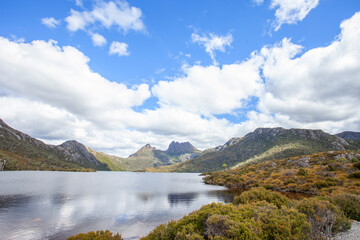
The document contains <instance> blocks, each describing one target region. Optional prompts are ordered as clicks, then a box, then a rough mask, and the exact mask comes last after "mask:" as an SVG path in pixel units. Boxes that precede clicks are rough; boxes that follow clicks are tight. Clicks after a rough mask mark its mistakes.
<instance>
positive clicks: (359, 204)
mask: <svg viewBox="0 0 360 240" xmlns="http://www.w3.org/2000/svg"><path fill="white" fill-rule="evenodd" d="M331 202H332V203H334V204H335V205H337V206H338V207H340V209H341V210H342V211H343V212H344V214H345V215H346V216H347V217H348V218H351V219H354V220H356V221H360V196H359V195H355V194H348V193H343V194H338V195H335V196H333V197H332V198H331Z"/></svg>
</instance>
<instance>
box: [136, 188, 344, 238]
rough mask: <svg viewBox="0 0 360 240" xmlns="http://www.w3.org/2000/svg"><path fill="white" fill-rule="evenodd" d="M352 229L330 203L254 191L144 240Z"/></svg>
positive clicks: (309, 234) (323, 234) (322, 234)
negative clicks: (293, 198)
mask: <svg viewBox="0 0 360 240" xmlns="http://www.w3.org/2000/svg"><path fill="white" fill-rule="evenodd" d="M349 228H350V222H349V220H348V219H347V218H346V217H345V216H344V214H343V212H342V211H341V210H340V209H339V208H338V207H336V206H335V205H333V204H332V203H330V202H329V201H325V200H320V199H317V198H307V199H303V200H291V199H288V198H287V197H285V196H282V195H281V194H279V193H276V192H273V191H271V190H266V189H264V188H254V189H251V190H249V191H246V192H243V193H242V194H241V195H240V196H238V197H237V199H236V201H235V204H225V205H224V204H221V203H212V204H209V205H205V206H203V207H202V208H201V209H199V210H197V211H194V212H192V213H190V214H189V215H187V216H185V217H183V218H182V219H180V220H178V221H170V222H168V223H167V224H162V225H160V226H158V227H157V228H155V229H154V230H153V231H152V232H151V233H150V234H149V235H147V236H145V237H143V238H142V239H143V240H160V239H326V238H329V237H331V236H332V235H333V234H334V233H336V232H339V231H345V230H348V229H349Z"/></svg>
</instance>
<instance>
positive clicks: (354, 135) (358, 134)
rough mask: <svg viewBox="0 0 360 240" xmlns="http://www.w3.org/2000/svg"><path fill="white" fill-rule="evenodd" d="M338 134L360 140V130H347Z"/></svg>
mask: <svg viewBox="0 0 360 240" xmlns="http://www.w3.org/2000/svg"><path fill="white" fill-rule="evenodd" d="M336 136H338V137H341V138H344V139H347V140H360V132H351V131H345V132H341V133H338V134H336Z"/></svg>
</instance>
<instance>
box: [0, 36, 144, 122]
mask: <svg viewBox="0 0 360 240" xmlns="http://www.w3.org/2000/svg"><path fill="white" fill-rule="evenodd" d="M0 52H1V54H0V84H1V89H3V90H5V91H6V92H8V93H9V94H11V95H14V96H22V97H24V98H28V99H32V100H35V101H41V102H45V103H47V104H50V105H52V106H55V107H58V108H60V109H67V110H68V111H69V112H71V113H73V114H76V115H82V116H84V115H87V116H88V117H94V118H96V115H97V114H98V113H100V112H103V111H107V110H109V109H114V108H115V109H122V108H130V107H132V106H137V105H141V104H142V103H143V102H144V101H145V100H146V99H147V98H148V97H150V92H149V90H148V86H147V85H145V84H142V85H139V86H137V87H134V88H133V89H128V88H127V87H126V86H125V85H124V84H119V83H115V82H110V81H108V80H107V79H105V78H103V77H102V76H100V75H99V74H97V73H94V72H92V71H91V70H90V68H89V66H88V62H89V58H88V57H86V56H85V55H84V54H83V53H82V52H80V51H79V50H77V49H76V48H73V47H70V46H64V47H60V46H58V45H57V43H56V42H54V41H49V42H45V41H33V42H31V43H14V42H11V41H9V40H8V39H5V38H2V37H0ZM74 103H76V104H74Z"/></svg>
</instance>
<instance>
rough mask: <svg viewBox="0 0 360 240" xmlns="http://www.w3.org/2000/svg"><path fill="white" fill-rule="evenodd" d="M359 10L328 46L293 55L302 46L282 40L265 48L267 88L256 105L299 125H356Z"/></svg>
mask: <svg viewBox="0 0 360 240" xmlns="http://www.w3.org/2000/svg"><path fill="white" fill-rule="evenodd" d="M359 25H360V13H356V14H355V15H354V16H353V17H352V18H350V19H348V20H346V21H344V22H343V23H342V24H341V34H340V35H339V36H338V39H337V40H335V41H334V42H333V43H331V44H330V45H329V46H326V47H321V48H315V49H311V50H309V51H307V52H305V53H304V54H303V55H301V56H299V57H296V55H297V54H299V53H300V52H301V49H302V47H301V46H298V45H295V44H293V43H291V41H290V40H289V39H284V40H283V41H282V42H281V43H280V44H278V45H275V46H273V47H265V48H263V49H262V50H261V53H260V54H261V55H262V56H263V57H264V59H265V63H264V66H263V75H264V77H265V82H266V90H265V93H264V95H263V96H262V97H261V101H260V104H259V109H260V110H261V111H262V112H264V113H268V114H275V115H277V116H278V117H282V118H284V119H288V120H289V121H292V122H297V123H299V124H303V126H310V127H320V128H322V129H324V128H326V129H346V128H348V129H359V127H360V121H359V119H360V113H359V111H358V109H359V104H360V94H359V92H360V81H359V79H360V54H359V53H360V28H359Z"/></svg>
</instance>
